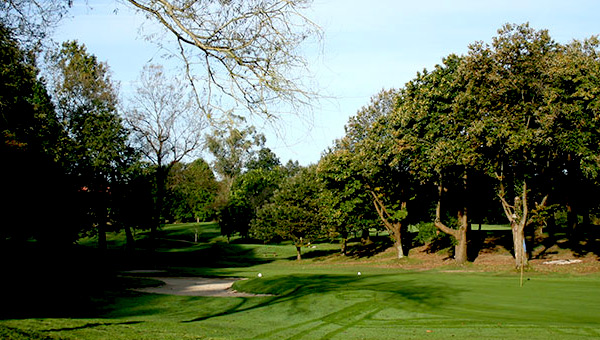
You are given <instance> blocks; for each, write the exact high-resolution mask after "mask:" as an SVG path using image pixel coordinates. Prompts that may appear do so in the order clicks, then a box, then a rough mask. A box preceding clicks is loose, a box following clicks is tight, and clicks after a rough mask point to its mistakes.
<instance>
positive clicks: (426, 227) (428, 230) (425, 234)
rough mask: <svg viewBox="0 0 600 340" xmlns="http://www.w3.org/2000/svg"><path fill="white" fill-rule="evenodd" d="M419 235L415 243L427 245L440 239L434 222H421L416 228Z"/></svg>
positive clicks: (415, 238)
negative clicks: (437, 238)
mask: <svg viewBox="0 0 600 340" xmlns="http://www.w3.org/2000/svg"><path fill="white" fill-rule="evenodd" d="M415 228H416V229H417V235H416V236H415V237H414V239H413V240H414V241H415V242H416V243H417V244H427V243H429V242H431V241H432V240H433V239H435V238H436V237H438V234H439V231H438V229H437V228H436V226H435V225H434V224H433V223H432V222H421V223H419V224H417V225H416V226H415Z"/></svg>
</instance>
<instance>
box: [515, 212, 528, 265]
mask: <svg viewBox="0 0 600 340" xmlns="http://www.w3.org/2000/svg"><path fill="white" fill-rule="evenodd" d="M511 229H512V235H513V250H514V253H515V264H516V267H517V268H521V267H522V266H526V265H527V251H526V247H525V228H524V226H523V225H521V224H520V223H512V224H511Z"/></svg>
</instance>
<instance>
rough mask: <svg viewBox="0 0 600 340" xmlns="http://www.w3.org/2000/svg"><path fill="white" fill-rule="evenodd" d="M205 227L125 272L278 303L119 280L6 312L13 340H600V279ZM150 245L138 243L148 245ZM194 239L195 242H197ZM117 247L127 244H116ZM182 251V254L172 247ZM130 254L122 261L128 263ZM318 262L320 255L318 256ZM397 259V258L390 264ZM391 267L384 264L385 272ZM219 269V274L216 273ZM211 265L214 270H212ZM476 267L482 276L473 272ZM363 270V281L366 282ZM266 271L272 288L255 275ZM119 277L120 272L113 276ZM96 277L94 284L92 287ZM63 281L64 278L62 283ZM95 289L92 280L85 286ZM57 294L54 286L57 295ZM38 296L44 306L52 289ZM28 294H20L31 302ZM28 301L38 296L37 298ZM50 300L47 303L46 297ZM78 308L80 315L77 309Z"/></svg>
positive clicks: (2, 325) (2, 326)
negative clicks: (298, 256)
mask: <svg viewBox="0 0 600 340" xmlns="http://www.w3.org/2000/svg"><path fill="white" fill-rule="evenodd" d="M196 227H198V226H197V225H194V224H190V225H187V226H181V225H179V226H167V227H166V228H164V229H163V232H164V235H163V236H164V238H165V239H164V240H163V241H164V243H162V245H161V251H160V252H158V253H157V254H154V255H153V256H154V257H152V258H144V256H142V255H143V254H145V253H141V254H142V255H140V257H141V258H142V259H138V260H137V261H126V264H121V265H119V267H118V268H119V269H123V270H125V269H139V268H140V266H141V267H145V268H149V267H151V263H149V262H150V261H151V262H152V263H155V264H154V265H153V268H155V269H162V270H166V271H167V273H168V274H169V275H199V276H236V277H247V278H249V280H243V281H238V282H236V284H235V286H234V288H235V289H237V290H240V291H246V292H252V293H268V294H273V296H261V297H244V298H240V297H235V298H208V297H182V296H172V295H159V294H145V293H138V292H133V291H130V290H127V289H126V288H127V287H134V286H144V285H152V284H154V282H153V281H152V280H147V279H142V278H131V277H129V278H124V277H114V278H113V279H111V280H105V281H104V282H103V284H102V285H92V286H90V289H89V292H88V294H87V295H85V294H82V291H78V294H77V298H78V299H82V298H87V299H88V300H89V301H87V302H86V303H73V301H69V297H68V295H65V299H66V300H64V301H62V300H58V299H52V300H49V301H52V302H53V303H54V304H55V305H54V308H55V309H56V310H60V313H53V309H52V306H50V308H48V306H45V307H44V308H40V306H39V305H36V299H32V298H28V299H26V300H27V301H28V303H29V304H30V305H29V306H28V307H29V308H31V309H32V310H34V309H38V312H37V313H32V314H31V315H30V316H27V315H24V314H21V316H20V317H16V316H14V315H13V316H11V315H10V313H7V312H6V311H5V313H4V314H3V315H5V316H4V318H3V319H2V320H0V337H1V338H6V339H29V338H31V339H399V338H401V339H426V338H432V339H448V338H453V337H454V338H479V339H488V338H491V339H494V338H496V339H513V338H514V339H516V338H529V339H548V338H560V339H587V338H589V339H592V338H598V337H600V317H599V315H600V294H598V287H600V275H599V274H597V273H592V274H585V275H581V274H572V273H570V272H564V273H541V272H539V271H535V270H533V271H529V272H526V273H525V274H526V275H525V281H524V285H523V287H520V286H519V273H517V272H512V271H506V270H503V271H501V272H471V271H472V270H473V269H474V268H473V267H474V266H475V265H468V266H464V267H458V266H445V267H443V268H439V267H438V268H433V269H430V270H419V269H413V270H406V269H402V266H404V265H405V264H407V265H408V267H409V268H414V267H413V265H415V263H416V265H417V266H418V262H419V261H420V260H418V259H410V258H409V259H403V260H400V261H397V260H396V261H395V263H396V264H398V265H397V266H392V265H389V264H390V263H392V260H391V257H393V255H392V256H388V255H386V254H385V253H384V254H380V255H376V256H372V257H368V258H354V257H346V258H343V257H341V256H338V255H337V251H338V245H335V244H333V245H331V244H327V243H317V244H315V245H314V246H315V248H307V249H305V250H306V252H305V257H306V260H303V261H300V262H298V261H294V260H293V259H294V258H295V249H294V247H293V246H292V245H290V244H284V245H261V244H245V243H241V241H240V240H232V242H231V243H229V244H228V243H226V242H225V240H224V239H219V237H220V236H219V235H218V228H217V227H216V226H215V225H204V226H202V235H201V238H202V241H203V242H202V243H199V244H194V243H193V242H191V243H189V242H188V243H185V242H183V241H189V236H190V235H189V231H190V229H191V228H196ZM138 236H140V235H138ZM191 237H192V239H191V240H192V241H193V234H192V235H191ZM117 238H118V237H117ZM169 244H177V245H178V247H176V248H168V247H167V245H169ZM119 254H120V253H119ZM311 254H312V255H311ZM390 255H391V254H390ZM379 258H382V259H383V260H384V261H385V262H384V263H385V264H386V265H380V264H381V262H379V260H378V259H379ZM142 260H144V261H142ZM215 263H216V264H218V265H215ZM207 264H208V265H207ZM475 269H477V268H475ZM358 271H360V272H361V274H362V275H361V276H358V275H357V272H358ZM259 272H260V273H262V275H263V276H262V278H258V277H257V274H258V273H259ZM109 273H110V272H109ZM93 278H94V277H93V276H91V277H90V279H93ZM55 280H59V278H56V279H55ZM81 283H82V284H85V282H83V281H82V282H81ZM53 286H56V285H53ZM40 289H42V290H43V291H42V292H30V294H32V295H31V296H35V297H43V296H45V295H46V294H52V291H47V290H44V288H43V286H41V288H40ZM25 293H26V292H24V291H21V292H19V294H25ZM31 296H30V297H31ZM42 300H43V299H42ZM71 307H72V308H71Z"/></svg>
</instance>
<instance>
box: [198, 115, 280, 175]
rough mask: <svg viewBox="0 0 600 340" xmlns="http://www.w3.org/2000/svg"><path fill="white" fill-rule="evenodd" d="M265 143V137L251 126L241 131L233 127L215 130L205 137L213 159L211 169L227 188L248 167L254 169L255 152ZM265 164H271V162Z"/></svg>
mask: <svg viewBox="0 0 600 340" xmlns="http://www.w3.org/2000/svg"><path fill="white" fill-rule="evenodd" d="M265 142H266V139H265V136H264V135H263V134H262V133H258V132H256V128H254V127H253V126H250V127H247V128H245V129H242V130H240V129H238V128H235V127H233V128H226V129H215V131H213V133H212V135H207V136H206V145H207V148H208V150H209V151H210V153H211V154H212V155H213V157H214V158H215V159H214V161H213V168H214V170H215V172H216V173H217V174H218V175H219V177H220V178H221V180H222V181H224V182H225V183H227V184H228V185H229V186H231V184H232V183H233V180H234V179H235V178H236V177H237V176H239V175H240V174H241V173H242V172H244V170H246V168H247V166H248V165H251V166H252V167H255V166H254V164H256V159H255V157H256V155H257V152H259V150H260V149H263V146H264V144H265ZM259 148H260V149H259ZM269 151H270V150H269ZM263 152H266V153H267V154H266V155H268V156H269V157H271V156H274V155H272V153H270V152H267V151H266V150H265V151H263ZM266 162H271V160H268V161H266ZM256 166H258V164H257V165H256ZM266 166H270V165H268V164H267V165H266Z"/></svg>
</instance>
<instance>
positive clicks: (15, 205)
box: [0, 23, 78, 246]
mask: <svg viewBox="0 0 600 340" xmlns="http://www.w3.org/2000/svg"><path fill="white" fill-rule="evenodd" d="M0 65H1V66H0V158H1V159H2V166H0V182H1V183H0V185H1V186H2V194H3V196H4V197H5V198H6V199H5V200H4V203H3V204H2V205H1V206H0V211H1V212H0V215H1V216H2V218H3V223H2V227H1V228H0V242H4V241H9V240H12V241H24V240H27V239H29V238H33V239H35V240H37V241H40V242H42V243H47V244H52V245H54V246H56V245H57V243H62V244H69V243H70V242H72V241H74V239H75V238H76V237H77V231H78V230H77V229H76V228H75V227H76V226H75V225H74V223H71V222H72V221H73V220H75V219H76V213H77V209H76V207H75V203H76V202H75V201H74V200H73V187H72V182H71V179H70V178H69V177H68V176H66V175H65V169H64V167H63V166H62V162H61V160H62V158H63V157H62V153H61V150H60V147H61V144H62V141H63V140H64V138H65V136H64V134H63V131H62V129H61V125H60V123H59V120H58V119H57V116H56V112H55V110H54V106H53V105H52V102H51V100H50V96H49V95H48V93H47V92H46V88H45V84H44V83H43V82H42V81H41V80H39V79H38V69H37V67H36V65H35V58H34V57H33V55H32V54H31V53H28V52H25V51H23V50H22V48H21V47H20V45H19V41H18V40H17V39H16V38H15V37H14V36H13V34H12V32H11V31H10V30H9V29H8V28H7V27H5V26H4V25H3V24H2V23H0ZM32 213H34V214H35V216H38V218H35V219H29V218H24V216H31V215H32ZM44 241H47V242H44Z"/></svg>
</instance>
